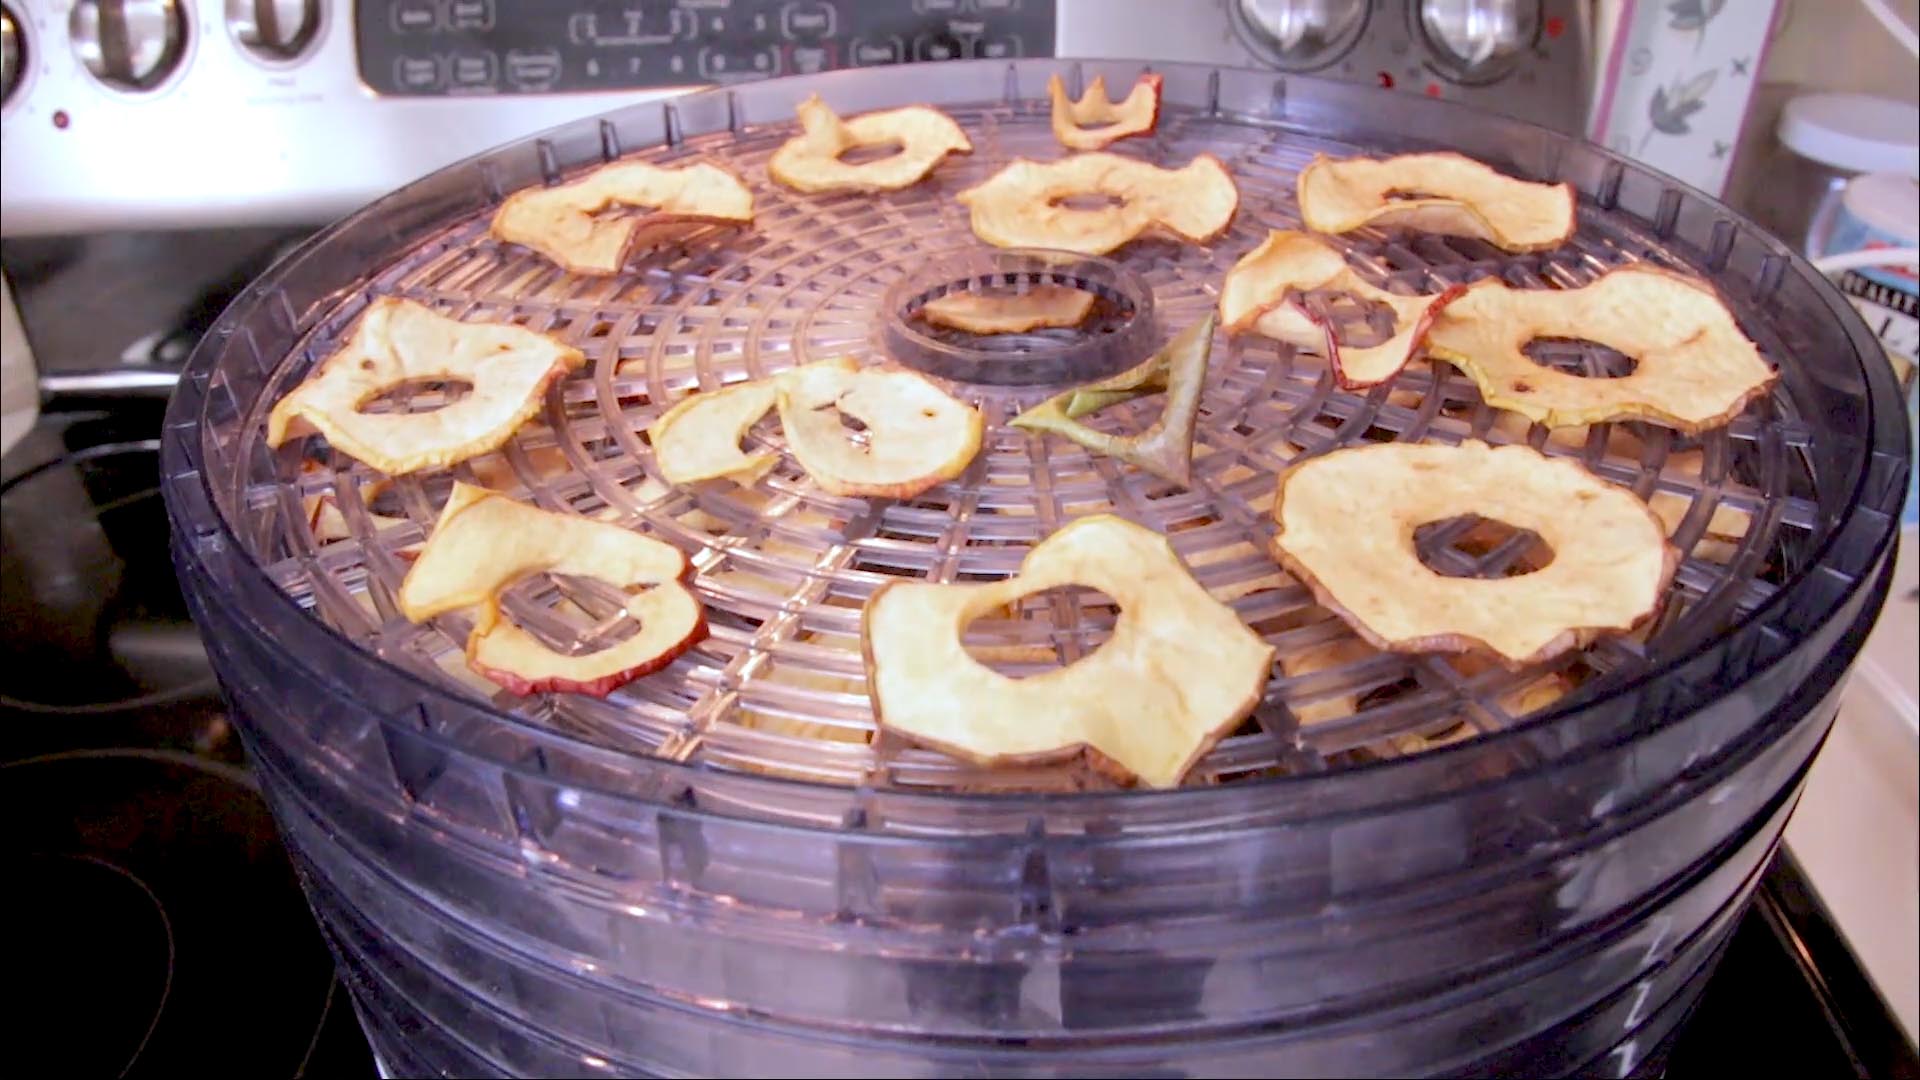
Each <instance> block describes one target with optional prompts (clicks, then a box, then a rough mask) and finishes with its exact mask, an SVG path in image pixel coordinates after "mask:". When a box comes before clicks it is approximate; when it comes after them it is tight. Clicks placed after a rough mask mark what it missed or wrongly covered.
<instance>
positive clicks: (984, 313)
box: [919, 285, 1095, 334]
mask: <svg viewBox="0 0 1920 1080" xmlns="http://www.w3.org/2000/svg"><path fill="white" fill-rule="evenodd" d="M1094 300H1095V297H1094V295H1093V294H1092V293H1090V292H1087V291H1086V290H1085V289H1076V288H1074V287H1073V286H1071V285H1035V286H1033V287H1032V288H1031V289H1028V290H1027V291H1026V292H1011V291H1004V290H996V291H983V292H968V291H964V290H963V291H958V292H950V293H948V294H946V295H945V296H936V297H934V298H933V299H932V300H929V301H927V302H926V303H925V304H922V305H921V306H920V311H919V315H920V317H921V318H922V319H925V320H926V321H928V322H930V323H932V324H933V325H935V326H945V327H948V328H950V329H953V330H964V331H965V332H967V333H969V334H1024V333H1026V332H1028V331H1029V330H1046V329H1054V328H1060V327H1068V326H1079V325H1080V324H1081V323H1083V322H1086V321H1087V316H1089V315H1091V314H1093V305H1094Z"/></svg>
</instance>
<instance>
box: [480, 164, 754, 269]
mask: <svg viewBox="0 0 1920 1080" xmlns="http://www.w3.org/2000/svg"><path fill="white" fill-rule="evenodd" d="M752 223H753V192H752V191H749V190H748V189H747V185H746V184H744V183H742V182H741V180H740V178H739V177H737V176H735V175H733V174H732V173H730V172H728V171H727V170H725V169H723V168H721V167H720V166H718V165H710V164H708V163H707V162H704V161H702V162H696V163H694V164H692V165H685V166H681V167H679V168H671V169H669V168H662V167H660V166H658V165H649V164H647V163H646V162H643V161H617V162H614V163H613V164H611V165H603V166H601V167H600V168H598V169H595V170H594V171H592V172H590V173H588V174H587V175H585V176H583V177H581V178H580V179H578V180H572V181H569V182H567V183H564V184H556V185H555V186H553V187H549V188H528V189H527V190H525V191H516V192H514V193H513V194H512V195H510V196H508V197H507V201H505V202H503V203H501V204H500V209H499V210H497V211H495V212H494V215H493V235H494V236H495V237H497V238H498V239H501V240H504V241H506V242H507V243H510V244H521V245H523V246H525V247H530V248H532V249H533V250H535V251H537V252H539V253H540V254H542V255H545V256H546V257H547V258H549V259H552V260H553V261H554V262H556V263H559V264H560V265H561V266H563V267H566V268H567V269H568V270H571V271H573V272H574V273H576V274H617V273H619V272H620V268H621V267H623V266H625V265H626V263H627V259H628V258H629V257H631V256H632V255H633V253H634V252H636V251H639V250H641V249H643V248H646V247H651V246H653V245H654V244H657V243H659V242H660V241H662V240H664V239H666V238H668V237H670V236H674V235H677V234H679V233H682V232H685V231H686V230H687V229H689V228H693V227H697V226H700V225H751V224H752Z"/></svg>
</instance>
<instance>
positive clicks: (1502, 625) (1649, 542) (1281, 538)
mask: <svg viewBox="0 0 1920 1080" xmlns="http://www.w3.org/2000/svg"><path fill="white" fill-rule="evenodd" d="M1465 514H1474V515H1477V516H1479V517H1481V518H1484V519H1489V520H1492V521H1499V522H1503V523H1505V524H1506V525H1508V526H1510V527H1512V528H1516V529H1526V530H1531V531H1532V532H1534V533H1535V534H1537V535H1538V536H1539V537H1540V539H1541V540H1542V541H1543V542H1544V543H1545V544H1546V546H1547V547H1548V548H1549V549H1550V551H1551V553H1552V558H1551V561H1549V562H1548V563H1547V564H1546V565H1545V566H1543V567H1540V568H1539V569H1536V570H1533V571H1532V572H1530V573H1524V574H1520V575H1518V576H1514V577H1503V578H1488V579H1483V578H1463V577H1448V576H1444V575H1442V574H1440V573H1437V572H1436V571H1434V570H1432V569H1429V568H1428V567H1427V566H1426V564H1425V563H1423V562H1422V561H1421V559H1420V555H1419V553H1418V552H1417V550H1416V549H1415V546H1414V531H1415V530H1416V529H1418V528H1419V527H1420V526H1422V525H1427V524H1431V523H1433V522H1438V521H1446V520H1449V519H1451V518H1456V517H1460V516H1462V515H1465ZM1273 515H1274V520H1275V522H1276V523H1278V525H1279V527H1280V529H1279V533H1278V535H1276V536H1275V537H1274V540H1273V553H1274V557H1275V558H1277V559H1278V560H1279V561H1280V563H1281V565H1283V566H1285V567H1286V568H1287V570H1288V571H1289V572H1290V573H1292V574H1294V575H1295V576H1296V577H1298V578H1300V579H1301V580H1302V581H1303V582H1305V583H1306V584H1307V585H1308V586H1309V587H1310V588H1311V589H1312V590H1313V593H1314V596H1315V597H1316V598H1317V599H1318V600H1319V601H1320V603H1321V605H1322V606H1323V607H1326V608H1327V609H1328V610H1330V611H1333V612H1336V613H1338V614H1339V615H1340V616H1341V617H1342V618H1344V619H1346V621H1347V622H1348V623H1349V624H1350V625H1351V626H1353V628H1354V629H1355V630H1356V631H1358V632H1359V634H1360V635H1361V636H1362V637H1364V638H1365V639H1366V640H1368V641H1369V642H1372V643H1373V644H1374V645H1376V646H1378V647H1380V648H1383V649H1389V650H1393V651H1396V652H1468V651H1471V650H1486V651H1490V652H1492V653H1493V654H1494V655H1495V656H1497V657H1498V658H1499V660H1500V661H1501V662H1502V663H1504V664H1506V665H1507V666H1508V667H1513V668H1518V667H1523V666H1525V665H1527V664H1532V663H1536V662H1539V661H1541V660H1545V659H1548V658H1549V657H1552V656H1556V655H1558V654H1560V653H1563V652H1566V651H1568V650H1570V649H1574V648H1579V647H1581V646H1583V645H1585V644H1586V643H1588V642H1590V641H1592V640H1593V639H1594V638H1595V637H1597V636H1598V635H1600V634H1602V633H1624V632H1626V631H1629V630H1632V629H1633V628H1634V627H1636V626H1638V625H1639V624H1640V623H1641V622H1642V621H1644V620H1646V619H1648V618H1651V617H1652V616H1653V614H1654V613H1655V612H1656V611H1658V610H1659V607H1660V602H1661V598H1662V597H1663V596H1664V595H1665V593H1666V588H1667V584H1668V582H1669V581H1670V580H1671V579H1672V577H1673V572H1674V569H1675V567H1676V566H1677V565H1678V561H1679V553H1678V552H1676V551H1675V550H1674V549H1673V547H1672V545H1670V544H1668V543H1667V538H1666V530H1665V529H1664V528H1663V527H1662V525H1661V522H1660V520H1659V518H1657V517H1655V516H1654V514H1653V512H1652V511H1650V510H1649V509H1648V508H1647V504H1646V503H1644V502H1641V501H1640V500H1639V499H1638V498H1636V497H1635V496H1634V495H1633V493H1632V492H1629V491H1627V490H1625V489H1623V488H1617V487H1614V486H1613V485H1611V484H1608V483H1606V482H1605V481H1603V480H1601V479H1600V478H1599V477H1597V476H1595V475H1593V474H1592V473H1590V472H1588V471H1586V470H1585V469H1582V468H1581V467H1580V466H1578V465H1576V464H1574V463H1573V462H1571V461H1566V460H1560V459H1555V458H1550V457H1547V456H1546V455H1544V454H1542V453H1540V452H1539V451H1537V450H1533V449H1531V448H1529V447H1525V446H1501V447H1489V446H1488V445H1487V444H1485V443H1481V442H1466V443H1463V444H1461V445H1459V446H1439V445H1426V444H1409V443H1385V444H1379V445H1373V446H1359V447H1353V448H1351V449H1344V450H1335V451H1333V452H1331V453H1328V454H1326V455H1324V456H1321V457H1317V458H1309V459H1307V460H1306V461H1304V462H1301V463H1300V464H1298V465H1295V466H1294V467H1292V468H1291V469H1289V470H1288V471H1287V472H1286V474H1285V475H1283V476H1282V477H1281V479H1280V487H1279V494H1278V496H1277V497H1276V500H1275V504H1274V512H1273Z"/></svg>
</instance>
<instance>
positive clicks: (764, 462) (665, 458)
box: [647, 379, 780, 487]
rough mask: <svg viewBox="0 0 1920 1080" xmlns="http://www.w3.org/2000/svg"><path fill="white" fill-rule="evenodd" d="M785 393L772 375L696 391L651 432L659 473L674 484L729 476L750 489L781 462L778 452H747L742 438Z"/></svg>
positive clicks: (659, 421)
mask: <svg viewBox="0 0 1920 1080" xmlns="http://www.w3.org/2000/svg"><path fill="white" fill-rule="evenodd" d="M779 395H780V388H779V386H778V384H776V383H775V381H774V380H772V379H755V380H753V381H752V382H744V383H735V384H734V385H732V386H729V387H725V388H724V389H720V390H711V391H707V392H705V393H700V394H694V395H693V396H691V397H689V398H687V399H686V400H684V401H682V402H680V403H679V404H677V405H675V406H674V407H673V408H671V409H668V410H667V411H666V414H665V415H663V416H661V417H660V419H658V420H656V421H654V423H653V426H652V427H651V428H649V429H648V430H647V435H648V437H649V438H650V439H651V440H652V442H653V459H654V461H655V462H656V463H658V464H659V466H660V475H662V476H664V477H666V478H667V480H668V481H669V482H671V483H675V484H691V483H693V482H695V481H697V480H713V479H720V478H724V479H727V480H732V481H733V482H735V483H737V484H739V485H741V486H742V487H751V486H752V485H753V484H754V483H755V482H756V481H758V480H759V479H760V478H761V477H762V476H765V475H766V474H767V470H769V469H771V468H773V467H774V466H775V465H777V464H779V462H780V455H779V454H751V455H750V454H745V453H742V452H741V450H740V440H741V439H743V438H745V437H746V434H747V429H748V428H751V427H752V426H753V425H754V424H755V423H757V422H759V420H760V418H761V417H763V416H765V415H767V413H768V411H770V410H771V409H772V408H773V406H774V401H775V400H776V399H777V398H778V397H779Z"/></svg>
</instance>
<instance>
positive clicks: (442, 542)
mask: <svg viewBox="0 0 1920 1080" xmlns="http://www.w3.org/2000/svg"><path fill="white" fill-rule="evenodd" d="M540 573H549V574H568V575H572V576H575V577H588V578H596V579H598V580H601V581H604V582H607V583H608V584H610V585H614V586H617V587H619V588H623V589H631V588H635V587H640V588H643V589H644V591H642V592H639V593H636V594H634V595H632V596H631V597H629V598H628V600H627V605H626V607H627V614H628V615H630V616H632V618H633V619H634V620H635V621H636V622H638V623H639V624H640V631H639V632H638V633H637V634H635V635H634V636H632V637H630V638H628V639H626V640H625V641H622V642H620V643H619V644H616V645H613V646H610V647H608V648H605V649H602V650H600V651H599V652H592V653H584V654H580V655H567V654H565V653H560V652H555V651H554V650H552V649H550V648H548V647H547V646H545V645H543V644H541V643H540V641H539V640H538V639H537V638H535V637H534V636H533V635H532V634H529V633H527V632H526V631H525V630H522V629H521V628H520V627H518V626H515V625H514V624H513V623H512V622H510V621H508V620H507V619H506V618H505V616H504V615H503V614H502V613H501V610H500V599H499V597H500V592H501V590H503V589H505V588H506V587H507V586H509V585H511V584H513V583H514V582H516V581H519V580H520V579H522V578H525V577H528V576H531V575H533V574H540ZM691 573H692V567H691V566H690V565H689V564H688V562H687V557H686V556H685V555H683V554H681V552H680V549H678V548H676V547H674V546H673V545H671V544H667V543H663V542H662V541H659V540H655V539H653V538H651V537H647V536H642V535H640V534H639V533H636V532H633V531H631V530H629V529H625V528H622V527H620V526H618V525H614V524H611V523H608V522H604V521H593V520H590V519H587V518H582V517H574V516H572V515H568V514H556V513H554V512H552V511H549V510H541V509H538V508H536V507H532V506H528V505H526V504H524V503H519V502H515V501H514V500H513V499H510V498H508V497H507V496H505V495H502V494H500V493H499V492H496V491H489V490H487V489H486V488H480V487H474V486H472V485H469V484H462V483H456V484H455V485H454V487H453V494H452V495H451V496H450V497H449V498H448V499H447V505H446V507H445V508H443V509H442V510H441V511H440V520H439V521H438V522H436V523H435V525H434V529H433V535H432V536H430V537H428V539H427V546H426V548H425V550H423V551H421V553H420V557H419V558H418V559H417V560H415V562H414V564H413V568H412V569H411V570H409V571H408V572H407V576H406V580H404V581H402V582H401V583H400V592H399V595H398V597H397V598H398V600H399V602H400V612H401V614H403V615H405V616H406V617H407V618H408V619H409V620H411V621H413V622H424V621H426V620H427V619H430V618H433V617H434V616H436V615H441V614H445V613H446V612H449V611H454V610H456V609H459V608H468V607H470V608H475V609H476V611H475V613H474V620H473V632H472V633H471V634H469V635H468V637H467V664H468V666H470V667H472V668H473V670H475V671H477V672H479V673H480V674H482V675H484V676H486V677H487V678H489V679H491V680H493V681H494V682H497V683H499V684H500V685H502V686H504V687H506V688H507V689H509V690H511V691H513V692H514V693H516V694H537V693H545V692H552V693H563V694H587V695H589V696H592V697H605V696H606V695H607V694H608V693H611V692H612V691H613V690H614V688H616V687H618V686H621V685H623V684H625V683H627V682H631V681H632V680H634V679H637V678H639V677H640V676H642V675H646V674H648V673H649V672H653V671H658V670H659V669H661V668H663V667H665V666H667V665H668V664H669V663H672V662H673V659H674V657H676V656H679V655H680V654H681V653H683V652H686V651H687V650H688V649H689V648H691V647H693V645H694V644H695V643H696V642H698V641H699V640H700V639H702V638H704V637H706V636H707V618H706V613H705V612H704V611H703V610H702V609H701V607H700V601H699V600H698V599H696V598H695V597H694V595H693V593H692V592H691V591H689V590H688V589H687V587H686V584H685V581H686V578H687V576H688V575H689V574H691Z"/></svg>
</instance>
